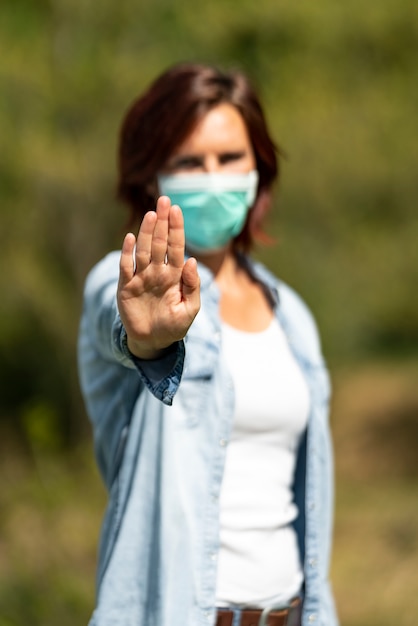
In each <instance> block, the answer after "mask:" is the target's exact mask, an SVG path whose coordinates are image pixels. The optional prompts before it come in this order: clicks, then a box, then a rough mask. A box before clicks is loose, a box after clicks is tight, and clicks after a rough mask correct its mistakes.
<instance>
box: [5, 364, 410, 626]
mask: <svg viewBox="0 0 418 626" xmlns="http://www.w3.org/2000/svg"><path fill="white" fill-rule="evenodd" d="M417 370H418V366H417V364H415V363H411V362H410V363H386V364H365V365H363V366H358V365H357V366H356V367H355V368H354V367H353V368H346V369H345V370H338V371H337V372H335V373H334V376H333V379H334V400H333V411H332V428H333V435H334V444H335V456H336V474H337V499H336V515H335V544H334V557H333V566H332V573H333V576H332V577H333V583H334V590H335V594H336V598H337V604H338V611H339V614H340V618H341V623H342V625H343V626H389V625H390V626H391V625H392V624H394V623H396V624H397V626H415V622H416V618H415V615H416V613H417V612H418V594H417V593H416V588H417V582H418V575H417V563H418V505H417V502H418V466H417V463H416V443H417V434H418V423H417V419H416V416H417V414H418V390H417V385H416V380H417ZM4 441H5V438H3V442H4ZM3 448H5V445H4V444H3ZM0 474H1V477H2V489H1V492H0V513H1V514H0V626H17V625H21V624H22V625H23V624H31V626H38V625H39V626H41V625H42V626H52V625H53V624H54V626H55V625H56V624H60V626H67V624H68V626H70V624H71V625H74V624H86V623H87V621H88V619H89V616H90V614H91V611H92V608H93V603H94V578H95V564H96V546H97V540H98V532H99V527H100V522H101V517H102V513H103V508H104V506H105V499H106V498H105V492H104V489H103V487H102V485H101V482H100V479H99V476H98V473H97V470H96V468H95V466H94V462H93V459H92V453H91V449H90V444H85V445H84V446H82V447H81V448H80V449H77V450H73V451H72V452H71V453H70V454H68V455H61V457H60V458H58V457H57V454H56V453H55V454H53V455H48V454H47V453H45V451H44V450H40V449H38V450H37V449H36V448H33V449H32V450H31V451H30V453H28V452H27V451H26V452H23V451H22V450H21V449H20V448H17V447H16V448H14V449H13V448H10V445H9V447H8V449H7V450H6V449H4V450H3V452H2V454H1V457H0Z"/></svg>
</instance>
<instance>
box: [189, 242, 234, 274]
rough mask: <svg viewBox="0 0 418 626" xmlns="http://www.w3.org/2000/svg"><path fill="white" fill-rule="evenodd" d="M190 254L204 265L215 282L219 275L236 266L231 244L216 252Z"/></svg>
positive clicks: (227, 272) (228, 271)
mask: <svg viewBox="0 0 418 626" xmlns="http://www.w3.org/2000/svg"><path fill="white" fill-rule="evenodd" d="M192 256H194V257H195V258H196V259H197V260H198V261H199V263H203V265H206V267H207V268H208V269H209V270H210V271H211V272H212V274H213V275H214V277H215V280H216V281H217V282H218V279H219V278H220V277H221V276H223V275H224V274H229V273H231V271H232V270H233V269H235V268H236V267H237V261H236V258H235V255H234V253H233V252H232V248H231V246H227V247H226V248H223V249H222V250H217V251H216V252H209V253H208V254H202V253H199V254H193V253H192Z"/></svg>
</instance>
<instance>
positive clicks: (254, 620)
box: [216, 598, 302, 626]
mask: <svg viewBox="0 0 418 626" xmlns="http://www.w3.org/2000/svg"><path fill="white" fill-rule="evenodd" d="M262 613H263V611H260V610H257V609H244V610H243V611H241V620H240V622H239V626H259V623H260V619H261V616H262ZM233 618H234V612H233V611H230V610H228V609H222V610H218V613H217V620H216V626H232V621H233ZM301 619H302V602H301V600H300V599H299V598H296V599H295V600H292V602H291V603H290V607H289V608H288V609H279V610H275V611H270V612H269V613H268V615H267V617H266V620H267V621H265V622H264V623H265V624H266V626H300V625H301Z"/></svg>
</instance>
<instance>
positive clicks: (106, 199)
mask: <svg viewBox="0 0 418 626" xmlns="http://www.w3.org/2000/svg"><path fill="white" fill-rule="evenodd" d="M417 14H418V8H417V5H416V3H415V2H413V1H412V0H404V1H403V2H402V3H399V2H397V1H395V0H382V1H381V2H372V3H366V4H364V3H361V2H360V1H359V0H353V1H352V2H349V3H335V2H332V1H331V0H320V1H319V2H316V3H312V2H308V0H300V2H297V3H284V2H280V1H279V2H277V0H260V1H259V2H257V3H254V2H250V1H249V0H242V1H241V2H240V3H239V9H238V7H237V3H236V2H235V1H234V2H233V1H232V0H223V1H222V2H221V1H220V0H218V1H214V2H210V3H202V4H199V5H196V3H195V2H192V0H179V1H178V2H176V3H173V2H172V1H171V0H170V1H169V0H152V1H151V0H142V1H141V3H139V4H138V3H134V2H133V1H130V0H119V2H117V3H115V2H112V1H111V0H102V2H100V10H99V9H98V7H97V5H96V4H95V3H93V2H91V1H89V0H78V1H77V2H74V1H73V0H3V2H2V5H1V8H0V18H1V19H0V55H1V59H2V63H1V65H0V91H1V94H2V97H1V99H0V143H1V151H0V197H1V217H2V228H1V230H0V244H1V245H0V255H1V262H2V267H3V268H4V269H3V272H2V274H1V277H0V288H1V291H2V294H3V296H2V301H1V304H0V306H1V318H0V350H1V354H2V358H1V365H0V376H1V379H2V381H3V384H4V391H2V394H1V405H0V419H2V420H8V421H9V422H11V423H13V424H16V425H19V428H20V431H21V433H22V434H23V436H24V437H26V438H27V439H28V440H30V439H31V438H32V436H33V433H32V432H31V431H30V428H29V427H28V421H27V415H28V411H29V412H30V411H31V410H32V408H31V407H34V406H35V407H38V409H37V410H38V411H41V409H40V408H39V407H43V409H42V411H45V415H46V416H48V417H45V418H42V419H45V421H44V422H42V420H41V422H40V423H42V424H44V426H43V428H44V429H45V430H48V429H49V424H50V426H51V429H52V430H53V432H54V433H56V435H54V437H58V439H59V440H60V441H67V442H70V441H74V440H75V439H77V438H78V437H79V436H80V434H82V433H83V432H84V429H85V423H86V421H85V417H84V413H83V409H82V403H81V399H80V395H79V391H78V383H77V374H76V362H75V344H76V336H77V324H78V318H79V313H80V307H81V294H82V285H83V281H84V278H85V275H86V272H87V271H88V269H89V268H90V267H91V266H92V265H93V263H94V262H96V261H97V260H98V259H99V258H100V257H101V256H102V255H103V254H105V253H106V252H107V251H108V250H109V249H111V248H114V247H119V246H120V242H121V240H122V236H123V228H124V220H125V215H124V213H123V210H122V209H121V208H120V207H118V206H117V205H116V203H115V202H114V184H115V151H116V142H117V133H118V126H119V123H120V119H121V117H122V115H123V113H124V111H125V109H126V108H127V106H128V104H129V103H130V101H131V100H132V99H133V98H134V97H135V96H136V95H137V94H138V93H139V92H140V91H141V90H142V89H143V88H144V87H145V86H146V85H147V84H148V83H149V81H150V80H151V79H153V78H154V77H155V76H156V75H157V74H158V73H159V72H160V71H161V70H162V69H164V68H165V67H167V66H168V65H170V64H171V63H173V62H175V61H180V60H189V59H190V60H201V61H207V62H213V63H219V64H221V65H224V66H238V67H240V68H242V69H244V70H245V71H247V72H248V73H249V74H250V76H251V77H252V79H253V81H254V82H255V83H256V85H257V86H258V87H259V89H260V91H261V93H262V96H263V99H264V101H265V104H266V110H267V113H268V118H269V120H270V126H271V129H272V132H273V134H274V136H275V137H276V138H277V141H278V143H279V144H280V145H281V146H282V147H283V148H284V150H285V152H286V154H287V155H288V156H287V159H286V160H285V161H284V162H283V164H282V172H283V175H282V182H281V190H280V193H279V194H278V196H277V201H276V204H275V206H274V207H273V211H272V214H271V217H270V223H269V226H268V228H269V231H271V232H272V233H273V234H275V236H276V237H277V239H278V245H277V246H275V247H274V248H266V249H260V250H258V251H257V255H258V256H259V257H260V258H261V259H262V260H264V261H266V262H267V263H268V265H269V266H270V267H271V268H272V269H273V270H274V271H275V272H276V273H277V274H279V275H280V276H281V277H282V278H284V279H285V280H287V281H288V282H290V283H291V284H292V285H294V286H295V287H296V288H297V289H298V290H299V291H300V292H301V293H302V294H303V295H304V297H305V298H306V300H307V301H308V303H309V304H310V305H311V307H312V308H313V310H314V312H315V314H316V316H317V318H318V321H319V324H320V328H321V333H322V336H323V340H324V346H325V352H326V354H327V356H328V358H329V359H330V360H331V362H341V361H342V360H347V359H354V360H356V359H360V358H364V357H367V356H370V355H372V356H373V355H382V354H384V355H387V354H389V355H392V356H393V355H396V356H402V355H411V354H416V347H417V340H418V308H417V307H416V306H415V303H414V297H413V293H414V287H415V285H416V284H417V278H418V276H417V274H418V263H417V253H416V248H417V246H416V241H417V238H418V220H417V212H416V209H415V207H416V204H417V196H418V183H417V176H416V171H415V170H416V161H417V152H418V146H417V140H416V136H417V135H416V117H417V116H416V110H417V100H418V81H417V80H416V78H417V77H416V61H415V59H416V53H417V48H418V19H417V17H418V15H417ZM29 422H30V421H29ZM52 424H55V425H54V426H53V425H52Z"/></svg>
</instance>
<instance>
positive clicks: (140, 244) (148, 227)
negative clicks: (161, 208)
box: [135, 211, 157, 273]
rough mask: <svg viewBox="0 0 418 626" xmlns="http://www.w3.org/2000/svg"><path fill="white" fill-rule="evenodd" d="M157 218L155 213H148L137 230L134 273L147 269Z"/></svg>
mask: <svg viewBox="0 0 418 626" xmlns="http://www.w3.org/2000/svg"><path fill="white" fill-rule="evenodd" d="M156 221H157V216H156V214H155V211H148V213H146V214H145V215H144V219H143V220H142V223H141V227H140V229H139V233H138V238H137V240H136V253H135V261H136V272H137V273H138V272H142V271H143V270H144V269H145V268H147V267H148V265H149V264H150V261H151V245H152V236H153V233H154V228H155V223H156Z"/></svg>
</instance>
